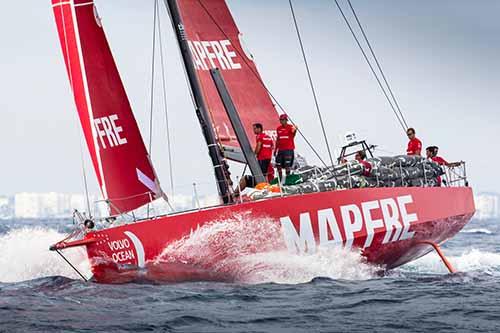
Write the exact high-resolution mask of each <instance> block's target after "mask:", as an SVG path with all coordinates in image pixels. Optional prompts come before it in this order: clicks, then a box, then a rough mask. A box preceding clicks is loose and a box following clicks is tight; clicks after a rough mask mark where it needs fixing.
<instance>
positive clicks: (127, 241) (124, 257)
mask: <svg viewBox="0 0 500 333" xmlns="http://www.w3.org/2000/svg"><path fill="white" fill-rule="evenodd" d="M123 233H124V234H125V236H127V237H126V238H122V239H119V240H114V241H110V242H108V246H109V249H110V250H111V258H112V259H113V261H114V262H116V263H117V264H137V266H139V267H141V268H142V267H144V264H145V262H146V256H145V253H144V246H143V245H142V242H141V241H140V240H139V238H138V237H137V236H136V235H135V234H133V233H132V232H130V231H124V232H123ZM134 249H135V252H134Z"/></svg>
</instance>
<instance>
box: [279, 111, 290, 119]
mask: <svg viewBox="0 0 500 333" xmlns="http://www.w3.org/2000/svg"><path fill="white" fill-rule="evenodd" d="M282 119H285V120H288V116H287V115H286V114H284V113H283V114H281V115H280V120H282Z"/></svg>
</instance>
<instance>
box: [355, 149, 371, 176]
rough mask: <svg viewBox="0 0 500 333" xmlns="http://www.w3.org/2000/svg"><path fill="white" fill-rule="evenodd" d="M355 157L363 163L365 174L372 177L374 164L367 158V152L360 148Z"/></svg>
mask: <svg viewBox="0 0 500 333" xmlns="http://www.w3.org/2000/svg"><path fill="white" fill-rule="evenodd" d="M354 159H355V160H356V161H358V162H359V163H361V164H362V165H363V167H364V171H363V176H365V177H370V175H371V171H372V165H371V164H370V162H368V161H367V160H366V153H365V152H364V151H363V150H360V151H358V152H357V153H356V155H354Z"/></svg>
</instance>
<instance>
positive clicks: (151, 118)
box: [148, 0, 158, 157]
mask: <svg viewBox="0 0 500 333" xmlns="http://www.w3.org/2000/svg"><path fill="white" fill-rule="evenodd" d="M157 9H158V0H154V9H153V50H152V56H151V58H152V60H151V91H150V95H151V96H150V110H149V151H148V153H149V156H150V157H151V155H152V151H151V148H152V143H153V108H154V88H155V53H156V16H157V14H156V12H157Z"/></svg>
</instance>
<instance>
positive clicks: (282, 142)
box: [275, 114, 297, 184]
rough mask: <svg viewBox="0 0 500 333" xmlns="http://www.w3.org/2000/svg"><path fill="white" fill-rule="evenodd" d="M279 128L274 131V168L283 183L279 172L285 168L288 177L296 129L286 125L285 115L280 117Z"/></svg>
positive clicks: (291, 163) (283, 181)
mask: <svg viewBox="0 0 500 333" xmlns="http://www.w3.org/2000/svg"><path fill="white" fill-rule="evenodd" d="M280 124H281V125H280V126H279V127H278V128H277V129H276V150H275V154H276V168H277V169H278V176H279V177H280V179H281V180H282V183H283V184H284V183H285V178H283V174H282V172H281V170H282V169H283V168H285V172H286V175H287V176H288V175H290V168H291V167H292V165H293V159H294V156H295V152H294V150H295V142H294V139H295V134H296V133H297V127H295V126H293V125H291V124H288V116H287V115H286V114H282V115H280Z"/></svg>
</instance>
